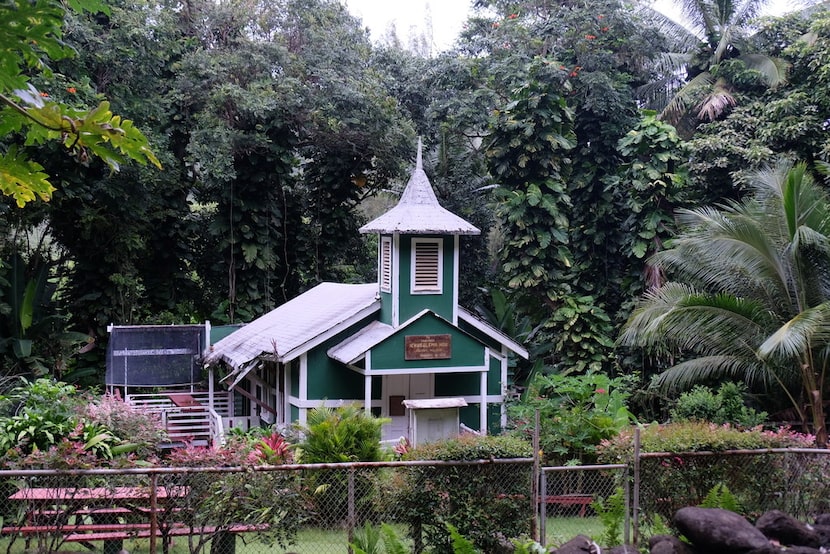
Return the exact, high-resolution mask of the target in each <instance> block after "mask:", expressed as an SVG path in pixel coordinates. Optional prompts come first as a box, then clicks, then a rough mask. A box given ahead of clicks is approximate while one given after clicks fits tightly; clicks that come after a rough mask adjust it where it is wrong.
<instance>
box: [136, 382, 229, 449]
mask: <svg viewBox="0 0 830 554" xmlns="http://www.w3.org/2000/svg"><path fill="white" fill-rule="evenodd" d="M182 394H186V396H187V398H188V399H189V401H188V402H187V403H186V405H181V404H182V403H181V402H178V403H177V402H174V400H173V399H174V398H177V397H180V396H182ZM125 400H126V402H127V404H129V405H131V406H132V407H133V408H135V409H137V410H140V411H143V412H147V413H154V414H158V415H159V417H160V418H161V422H162V424H163V425H164V427H165V429H166V430H167V437H168V441H167V442H166V443H163V444H160V445H159V447H161V448H176V447H181V446H184V445H187V444H190V445H193V446H210V445H217V446H218V445H222V444H224V442H225V433H224V426H223V423H222V419H223V418H222V415H221V414H222V413H224V414H227V413H228V408H229V399H228V395H227V394H226V393H220V394H218V395H214V397H213V408H211V407H210V397H209V395H208V393H199V392H187V393H182V392H181V391H171V392H160V393H156V394H128V395H127V397H126V399H125Z"/></svg>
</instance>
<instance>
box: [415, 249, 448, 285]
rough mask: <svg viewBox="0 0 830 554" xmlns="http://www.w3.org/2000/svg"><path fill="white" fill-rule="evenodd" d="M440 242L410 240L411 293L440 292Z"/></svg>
mask: <svg viewBox="0 0 830 554" xmlns="http://www.w3.org/2000/svg"><path fill="white" fill-rule="evenodd" d="M441 270H442V263H441V242H440V241H438V240H431V239H413V240H412V292H421V293H425V292H429V293H440V292H441Z"/></svg>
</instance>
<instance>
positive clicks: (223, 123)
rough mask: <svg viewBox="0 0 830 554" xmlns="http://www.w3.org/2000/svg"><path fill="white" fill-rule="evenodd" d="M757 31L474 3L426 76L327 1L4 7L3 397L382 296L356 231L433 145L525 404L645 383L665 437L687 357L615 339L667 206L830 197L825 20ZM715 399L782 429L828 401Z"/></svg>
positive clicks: (763, 386) (20, 1)
mask: <svg viewBox="0 0 830 554" xmlns="http://www.w3.org/2000/svg"><path fill="white" fill-rule="evenodd" d="M760 7H761V2H760V1H759V0H742V1H739V2H734V3H723V2H714V1H711V0H706V1H704V2H696V3H694V4H692V3H689V5H684V6H683V8H684V9H685V15H686V17H687V21H688V22H689V23H688V26H686V27H684V26H682V25H679V24H677V23H674V22H673V21H671V20H668V19H667V18H665V17H664V16H661V15H660V14H658V13H656V12H654V11H652V10H651V9H650V8H649V7H648V6H647V5H641V4H628V3H622V2H618V1H615V0H597V1H595V2H591V3H583V4H578V3H572V2H551V1H549V0H522V1H505V0H479V1H477V2H476V3H475V7H474V10H473V11H472V12H471V14H470V18H469V20H468V21H467V23H466V25H465V27H464V29H463V31H462V33H461V34H460V36H459V37H458V38H457V41H456V42H455V45H454V46H453V47H452V48H451V49H449V50H447V51H444V52H428V51H427V52H424V51H423V48H422V49H421V51H420V52H419V53H413V52H411V51H408V50H406V49H404V48H402V47H401V46H400V44H399V43H397V42H395V41H391V42H389V43H387V44H373V43H372V42H371V41H370V40H369V35H368V32H367V30H366V29H365V28H363V26H362V24H361V22H360V21H359V20H357V19H355V18H354V17H352V16H351V15H350V14H349V13H348V11H347V10H346V8H345V7H344V6H343V5H341V3H340V2H338V1H336V0H292V1H287V0H277V1H273V2H257V1H256V0H223V1H220V2H207V1H204V0H184V1H179V0H103V1H101V2H96V3H91V2H68V3H67V4H66V6H64V5H63V4H62V3H60V2H58V1H57V0H48V1H45V2H41V3H38V4H36V5H35V4H32V3H30V2H29V1H28V0H7V1H5V2H4V3H2V4H0V21H2V22H3V23H1V24H0V27H2V28H6V29H7V30H9V31H14V32H13V33H11V34H9V35H8V37H11V38H10V39H7V38H6V37H4V38H0V106H2V110H0V154H2V157H1V158H0V161H2V162H3V163H0V170H2V171H3V173H2V177H3V183H4V187H5V186H6V185H8V184H9V183H12V182H14V183H16V184H17V185H18V188H17V189H15V190H16V191H17V192H15V190H11V189H8V188H3V189H2V190H3V192H4V193H5V196H3V197H2V205H0V210H2V212H3V215H2V218H0V225H2V226H3V228H2V230H0V236H2V241H1V242H0V250H2V253H0V260H2V265H0V315H2V317H1V318H0V333H1V334H0V356H2V361H1V362H0V371H1V372H2V376H4V377H10V376H16V375H27V376H29V377H36V376H40V375H51V376H54V377H57V378H59V379H63V380H68V381H71V382H78V383H82V384H95V383H99V382H100V381H101V378H102V375H103V367H104V361H103V360H104V352H105V348H104V346H105V342H106V326H107V325H108V324H111V323H114V324H139V323H141V324H149V323H174V322H175V323H190V322H200V321H203V320H205V319H209V320H211V321H212V322H213V323H214V324H220V323H231V322H244V321H249V320H251V319H252V318H255V317H257V316H259V315H261V314H262V313H264V312H266V311H268V310H270V309H272V308H273V307H275V306H277V305H279V304H280V303H282V302H284V301H285V300H286V299H288V298H291V297H293V296H295V295H296V294H298V293H300V292H302V291H304V290H306V289H308V288H310V287H312V286H314V285H316V284H317V283H319V282H321V281H326V280H329V281H331V280H336V281H348V282H365V281H369V280H373V279H374V278H375V274H374V273H375V268H376V264H375V247H374V246H373V244H372V242H371V241H372V239H368V240H367V239H364V238H362V237H361V236H360V235H359V234H358V233H357V231H356V230H357V228H358V227H359V226H360V224H361V223H362V222H363V221H365V219H366V217H367V216H369V215H371V212H372V210H375V211H376V210H377V209H380V208H379V206H385V205H389V203H390V202H393V201H394V198H395V193H396V191H400V189H401V188H402V185H403V183H404V182H405V179H406V177H407V176H408V171H409V170H410V169H411V159H412V158H413V157H414V154H415V144H416V137H417V136H421V137H423V141H424V145H425V153H424V163H425V169H426V170H427V173H428V175H429V177H430V179H431V182H432V184H433V187H434V188H435V190H436V193H437V194H438V197H439V199H440V201H441V203H442V204H443V205H444V206H445V207H446V208H448V209H450V210H452V211H454V212H455V213H458V214H459V215H461V216H462V217H464V218H466V219H468V220H469V221H471V222H472V223H474V224H475V225H476V226H478V227H479V228H481V229H483V230H484V232H483V233H482V235H481V236H480V237H473V238H465V239H464V240H463V241H462V248H463V252H462V263H463V264H464V266H465V267H464V269H463V270H462V272H461V275H462V283H461V295H462V298H461V301H462V303H463V304H464V305H466V306H468V307H470V308H478V309H479V310H480V311H481V313H482V314H484V315H486V316H487V317H489V318H490V320H491V321H492V322H493V323H494V324H496V325H498V326H500V327H501V328H503V329H504V330H505V331H506V332H508V333H510V334H512V335H513V336H516V337H517V338H519V339H520V340H522V341H524V342H525V343H526V344H528V346H529V347H530V348H531V350H532V351H533V354H534V356H533V360H534V363H533V364H532V365H528V366H522V365H519V366H517V367H516V368H515V375H516V376H517V378H518V380H519V381H521V382H526V379H528V378H529V377H530V376H531V375H532V374H533V373H546V374H563V373H576V374H599V373H602V374H605V375H608V376H610V377H619V376H622V375H626V376H631V375H634V379H633V381H634V382H635V383H634V385H632V386H631V390H632V391H636V390H637V389H640V390H641V392H637V393H636V394H633V395H632V396H631V399H630V400H631V402H632V410H633V411H635V412H638V413H640V414H644V415H646V416H647V417H658V416H662V415H667V412H666V411H665V410H666V409H667V408H666V406H667V405H666V404H665V403H663V402H662V399H663V397H662V395H664V394H674V395H675V396H676V393H677V391H676V390H674V391H672V390H666V389H665V388H661V389H651V388H649V387H648V385H649V383H650V381H651V378H652V377H653V376H655V375H658V374H660V373H661V372H662V371H663V370H664V369H666V368H667V367H669V366H672V365H674V364H675V363H676V362H677V361H678V359H681V358H682V355H683V348H682V345H681V346H679V347H677V348H675V346H676V345H666V346H665V348H662V349H661V348H656V349H652V350H651V351H648V352H647V353H645V352H644V351H643V350H641V349H640V346H642V345H641V344H639V343H637V341H636V340H630V341H625V345H621V344H618V343H617V338H618V336H619V335H620V330H621V329H622V326H623V324H624V323H625V322H626V321H627V320H628V318H629V316H630V315H631V313H632V310H633V309H634V306H635V303H636V302H637V299H638V298H639V297H640V296H641V295H642V294H643V293H644V292H645V291H648V290H653V289H654V288H655V287H659V286H660V285H662V284H663V283H665V282H666V280H667V278H669V277H670V275H667V273H666V272H667V271H668V269H667V268H666V267H664V266H663V265H660V264H658V263H656V262H655V260H656V258H654V257H653V256H654V255H655V254H656V253H658V252H661V251H663V250H666V249H667V248H671V247H672V244H673V243H672V237H673V235H674V234H675V233H676V232H677V231H678V227H677V225H676V223H675V215H674V214H675V212H676V210H678V209H680V208H688V209H692V208H698V207H702V206H710V205H718V204H724V203H728V202H740V201H743V200H745V199H746V198H747V197H748V196H749V195H751V194H752V193H753V191H754V190H755V189H754V188H753V186H752V183H753V179H754V177H753V172H754V171H756V170H759V169H763V168H765V167H767V166H770V165H775V164H779V163H782V160H784V161H790V162H794V161H803V162H805V163H806V166H805V167H806V170H805V171H806V172H807V173H808V174H810V175H811V178H813V179H814V180H815V181H816V183H818V186H820V187H824V188H826V185H825V182H824V181H823V179H822V177H821V175H820V172H819V170H820V169H822V167H824V166H823V164H822V162H825V161H827V158H828V156H830V138H828V137H830V135H828V134H827V127H828V121H830V86H828V84H830V83H828V81H830V71H828V69H827V68H828V67H830V63H829V62H830V61H829V60H828V58H830V14H828V12H826V11H824V10H823V8H821V7H813V8H808V9H804V10H802V11H801V12H797V13H794V14H792V15H789V16H786V17H782V18H767V19H763V18H760V19H759V18H758V17H757V16H758V15H759V9H760ZM37 10H41V11H40V12H37ZM30 11H34V12H36V17H38V18H40V19H38V21H40V22H41V23H42V25H40V26H39V27H37V29H36V32H38V33H43V37H41V40H40V41H39V42H38V40H35V38H37V36H33V35H32V34H31V33H33V32H35V31H33V30H32V29H31V28H27V27H26V25H25V23H20V22H23V21H26V20H27V19H26V17H28V15H27V14H28V13H29V12H30ZM28 21H32V20H31V18H30V19H28ZM27 32H29V35H28V39H29V40H28V41H23V42H21V41H20V40H19V39H20V38H21V37H23V38H26V36H27V35H26V33H27ZM1 34H3V33H0V35H1ZM50 41H51V42H50ZM21 45H23V46H21ZM427 50H428V49H427ZM96 106H97V107H98V108H96ZM102 106H103V108H106V110H105V111H100V109H103V108H102ZM110 109H111V110H112V111H109V110H110ZM96 110H98V111H96ZM47 112H48V113H50V114H52V115H53V116H54V115H55V114H58V115H57V116H56V117H57V118H58V123H56V124H55V125H57V126H56V127H54V128H50V127H48V121H47V120H46V119H44V118H45V115H44V114H46V113H47ZM113 113H115V114H120V115H118V116H115V115H113ZM21 114H23V115H22V116H21ZM26 114H28V115H26ZM61 114H62V115H61ZM41 116H43V117H42V118H41V119H40V120H39V123H38V120H37V118H38V117H41ZM121 117H123V121H128V120H129V121H132V122H133V124H134V125H135V129H134V130H133V127H132V126H129V129H130V132H129V133H127V134H125V135H124V136H125V137H126V138H125V139H123V140H122V141H121V143H119V142H118V139H117V138H113V137H110V138H109V139H107V138H106V137H107V136H108V135H107V129H108V127H107V125H111V124H112V122H116V123H120V122H122V119H120V118H121ZM27 118H28V119H27ZM113 118H118V119H117V120H116V119H113ZM32 121H35V122H36V124H33V123H32ZM84 121H86V122H88V123H89V125H94V127H93V131H94V132H93V131H90V132H91V133H92V134H91V135H85V134H83V133H82V132H79V131H78V128H79V127H78V126H79V125H81V124H82V122H84ZM61 122H63V123H61ZM43 123H46V124H47V125H46V126H45V127H44V126H43ZM62 125H66V126H65V127H63V126H62ZM131 125H132V124H131ZM123 126H127V125H126V124H125V123H124V124H123ZM38 129H39V130H38ZM43 129H46V131H44V130H43ZM138 129H140V130H141V132H138ZM47 131H48V132H47ZM95 133H97V134H95ZM89 136H93V137H97V138H98V140H97V142H96V141H94V140H92V139H90V140H89V141H88V142H84V141H86V140H87V139H86V138H84V140H83V141H82V140H81V137H89ZM118 136H119V137H120V136H121V135H118ZM73 137H74V138H73ZM101 137H104V138H101ZM127 138H128V139H129V140H127ZM108 140H109V142H107V141H108ZM130 160H133V161H134V162H141V163H129V161H130ZM148 162H149V163H148ZM142 163H143V164H144V165H142ZM32 164H34V165H32ZM21 167H22V168H24V169H21ZM38 168H39V169H38ZM116 168H117V169H118V171H117V172H116V171H114V169H116ZM15 171H16V172H17V173H15ZM21 175H22V177H21ZM27 178H28V179H29V180H28V181H27ZM27 183H28V185H27ZM27 186H29V187H30V188H29V189H27V188H26V187H27ZM21 191H22V192H21ZM24 193H28V195H27V194H24ZM47 200H48V201H47ZM810 236H811V237H813V238H815V236H814V235H810ZM826 247H827V242H826V237H823V239H822V240H817V241H816V242H815V247H814V248H813V250H811V252H810V256H812V258H810V257H809V256H808V257H807V258H805V259H808V258H809V259H811V260H812V259H815V257H816V256H826V252H827V251H830V250H827V249H826ZM817 267H823V266H817ZM809 286H813V287H817V288H818V289H820V290H821V291H823V289H824V287H825V286H826V283H823V282H821V283H809ZM771 294H782V295H784V296H786V292H781V291H778V292H776V293H771ZM822 298H823V297H822ZM820 305H821V306H823V303H820ZM800 307H801V306H799V308H800ZM783 312H784V313H788V311H787V310H784V311H783ZM796 313H797V314H798V313H802V311H801V310H800V309H799V310H796ZM822 313H823V312H822ZM658 346H659V345H658ZM733 369H734V368H733ZM822 375H823V374H822ZM706 377H707V379H708V381H709V382H708V384H716V383H717V382H718V379H719V378H720V377H722V375H721V376H718V375H715V374H709V375H707V376H706ZM729 377H730V378H733V379H736V380H741V381H746V384H747V386H748V387H749V388H748V390H747V392H748V393H751V394H752V395H754V396H753V398H754V401H755V403H756V405H757V406H758V407H759V409H764V410H767V411H768V412H770V413H771V414H775V413H776V412H779V411H780V410H781V409H783V408H785V407H787V406H788V405H789V404H796V405H797V404H799V403H802V404H803V403H805V402H807V403H809V402H810V401H811V400H810V399H809V398H805V397H802V396H800V395H802V394H805V395H809V394H810V393H811V391H812V390H813V388H811V387H816V386H817V387H819V388H820V389H821V388H823V386H824V384H823V382H820V383H818V384H816V383H811V384H809V386H805V387H803V388H804V391H803V392H798V388H797V387H796V388H794V389H787V390H794V391H796V392H795V393H793V394H794V395H795V396H794V397H791V398H787V397H786V395H785V394H783V393H782V390H781V387H779V386H777V383H776V382H775V380H774V379H773V380H769V379H765V380H757V379H751V378H746V379H744V377H747V376H745V375H741V374H740V371H733V372H732V373H731V374H729ZM796 377H798V376H796ZM627 379H628V381H627V382H629V383H631V381H632V378H631V377H627ZM704 380H706V379H704ZM687 388H689V387H687ZM808 411H809V410H808ZM805 417H806V416H805Z"/></svg>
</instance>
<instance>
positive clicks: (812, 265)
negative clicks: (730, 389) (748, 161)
mask: <svg viewBox="0 0 830 554" xmlns="http://www.w3.org/2000/svg"><path fill="white" fill-rule="evenodd" d="M678 220H679V224H680V226H681V228H682V233H681V234H680V235H679V236H678V237H677V238H676V239H675V240H674V243H673V247H672V248H671V249H669V250H665V251H663V252H660V253H657V254H656V255H655V256H653V258H652V260H653V262H654V263H656V264H659V265H661V266H662V267H664V268H665V269H666V270H667V271H670V272H671V276H672V280H671V281H669V282H667V283H666V284H664V285H663V286H661V287H659V288H656V289H654V290H651V291H650V292H648V293H647V294H646V295H645V297H644V298H643V299H642V301H641V302H640V304H639V306H638V307H637V308H636V309H635V311H634V313H633V314H632V316H631V318H630V319H629V320H628V322H627V323H626V325H625V327H624V329H623V331H622V334H621V336H620V338H619V342H620V343H621V344H624V345H628V346H639V347H644V348H646V349H647V350H648V351H649V352H652V353H658V354H663V355H666V356H677V359H678V360H680V361H678V362H677V363H674V365H672V366H671V367H669V368H668V369H666V370H665V371H664V372H663V373H662V374H660V375H659V377H658V378H657V379H656V382H655V386H657V387H661V388H663V389H664V390H678V389H689V388H690V387H691V386H693V385H694V384H696V383H701V382H712V381H717V380H724V379H726V380H728V379H733V380H742V381H744V382H745V383H746V384H747V385H748V386H749V387H751V388H753V389H754V390H756V391H765V392H768V393H773V394H775V393H783V394H784V395H786V397H787V398H788V399H789V401H790V402H791V403H792V405H793V407H794V409H795V410H796V412H797V413H798V415H799V417H800V418H801V421H802V422H803V424H804V425H805V427H806V426H807V425H808V424H810V423H811V424H812V427H813V430H814V433H815V435H816V441H817V443H818V444H819V445H821V446H824V445H826V443H827V431H826V428H825V421H824V407H823V399H824V387H825V375H826V371H827V369H828V363H830V333H828V328H830V327H828V322H830V280H828V278H827V275H828V270H830V197H828V195H827V193H826V192H825V191H823V190H822V188H821V187H820V186H819V185H818V184H817V183H816V182H814V180H813V179H812V178H811V176H810V175H809V174H808V173H807V168H806V165H805V164H799V165H796V166H791V165H789V164H787V163H785V162H781V163H779V164H778V165H776V166H775V167H773V168H770V169H766V170H763V171H759V172H758V173H757V174H756V175H755V178H754V180H753V181H752V195H751V196H750V197H748V198H747V199H745V200H744V201H742V202H740V203H737V202H733V203H730V204H728V205H726V206H723V207H721V208H719V209H718V208H713V207H704V208H698V209H694V210H681V211H679V212H678Z"/></svg>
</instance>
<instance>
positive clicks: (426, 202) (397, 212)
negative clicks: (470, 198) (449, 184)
mask: <svg viewBox="0 0 830 554" xmlns="http://www.w3.org/2000/svg"><path fill="white" fill-rule="evenodd" d="M422 150H423V143H422V142H421V138H420V137H419V138H418V153H417V154H416V156H415V170H414V171H413V172H412V175H411V176H410V178H409V182H408V183H407V185H406V188H405V189H404V191H403V194H401V198H400V200H399V201H398V204H397V205H396V206H395V207H394V208H392V209H391V210H389V211H388V212H386V213H385V214H383V215H381V216H380V217H378V218H376V219H374V220H372V221H370V222H369V223H367V224H366V225H364V226H363V227H361V228H360V232H361V233H401V234H413V235H414V234H428V235H429V234H431V235H440V234H448V235H478V234H480V233H481V231H479V230H478V228H477V227H476V226H475V225H473V224H472V223H469V222H468V221H465V220H464V219H462V218H460V217H458V216H457V215H455V214H454V213H452V212H450V211H448V210H446V209H444V208H442V207H441V204H439V203H438V199H437V198H436V196H435V191H434V190H432V185H431V184H430V182H429V178H428V177H427V174H426V173H425V172H424V168H423V164H424V162H423V154H422Z"/></svg>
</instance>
